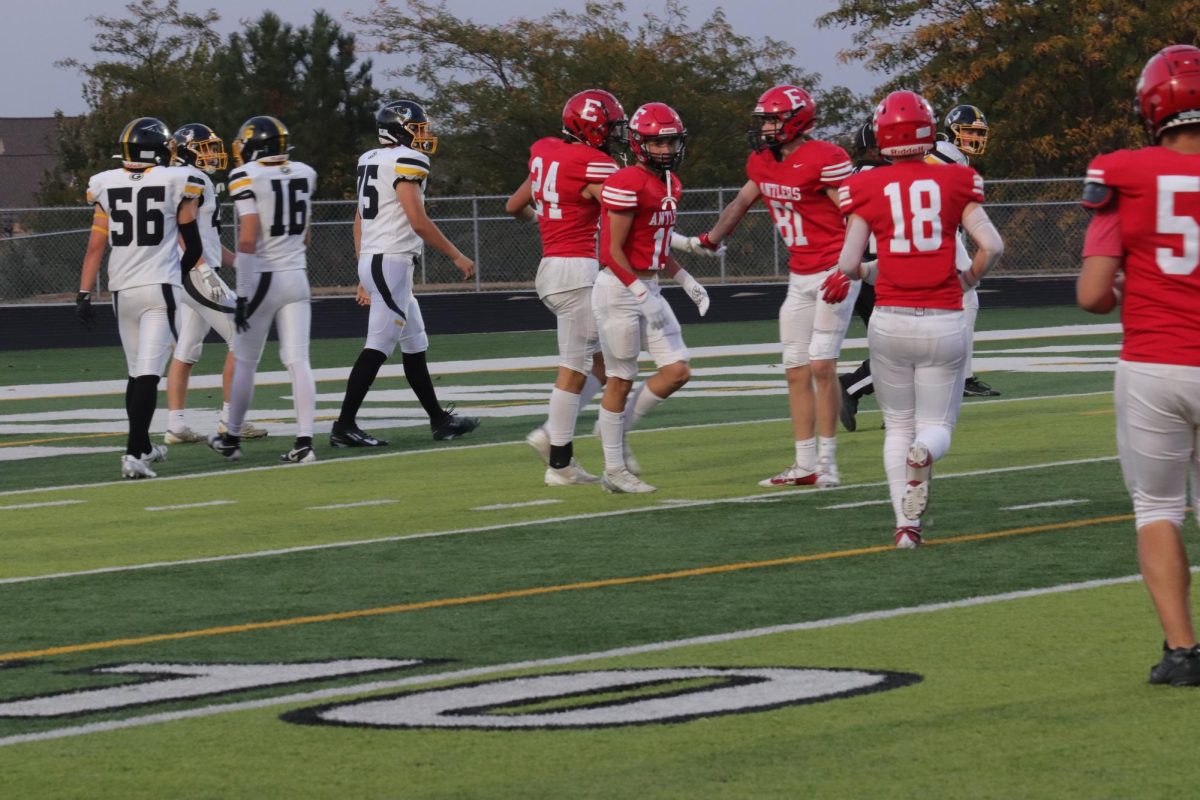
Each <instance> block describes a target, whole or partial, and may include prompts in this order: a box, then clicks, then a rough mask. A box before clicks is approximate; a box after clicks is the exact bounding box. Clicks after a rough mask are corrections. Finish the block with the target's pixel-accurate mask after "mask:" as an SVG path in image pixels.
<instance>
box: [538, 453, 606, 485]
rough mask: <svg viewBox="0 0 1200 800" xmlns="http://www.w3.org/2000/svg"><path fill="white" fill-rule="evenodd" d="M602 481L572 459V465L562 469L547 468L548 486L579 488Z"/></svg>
mask: <svg viewBox="0 0 1200 800" xmlns="http://www.w3.org/2000/svg"><path fill="white" fill-rule="evenodd" d="M599 482H600V479H599V478H597V477H596V476H595V475H593V474H592V473H590V472H588V471H587V470H586V469H584V468H583V467H581V466H579V462H578V461H576V460H575V459H573V458H572V459H571V463H570V464H567V465H566V466H565V467H563V468H562V469H555V468H554V467H546V485H547V486H578V485H580V484H584V483H599Z"/></svg>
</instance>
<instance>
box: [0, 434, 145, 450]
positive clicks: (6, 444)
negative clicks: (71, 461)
mask: <svg viewBox="0 0 1200 800" xmlns="http://www.w3.org/2000/svg"><path fill="white" fill-rule="evenodd" d="M124 435H125V434H123V433H77V434H75V435H73V436H54V437H52V438H49V439H27V440H25V441H21V442H0V447H19V446H21V445H27V444H49V443H50V442H69V441H72V440H73V439H103V438H104V437H106V436H124Z"/></svg>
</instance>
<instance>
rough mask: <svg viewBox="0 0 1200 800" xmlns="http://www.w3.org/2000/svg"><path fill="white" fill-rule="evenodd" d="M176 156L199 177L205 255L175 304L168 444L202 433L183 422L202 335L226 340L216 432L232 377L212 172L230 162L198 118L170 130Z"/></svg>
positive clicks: (226, 261) (256, 432)
mask: <svg viewBox="0 0 1200 800" xmlns="http://www.w3.org/2000/svg"><path fill="white" fill-rule="evenodd" d="M174 139H175V157H174V159H173V160H172V162H171V163H172V166H180V167H184V168H185V169H187V170H189V172H190V173H191V174H192V175H194V176H195V177H198V178H200V180H202V181H203V182H204V192H203V194H201V195H200V208H199V211H198V214H197V219H196V222H197V224H198V225H199V226H200V241H201V242H202V243H203V245H204V255H203V256H202V257H201V258H200V263H198V264H197V265H196V266H195V268H193V269H192V271H191V272H189V273H188V274H187V275H186V276H184V280H183V295H182V301H183V302H182V303H181V305H180V308H179V341H177V342H176V343H175V353H174V355H173V356H172V358H171V366H170V367H169V368H168V370H167V433H166V435H165V436H164V437H163V441H164V442H166V443H167V444H190V443H192V442H203V441H204V440H205V438H204V437H203V436H201V435H200V434H198V433H196V432H195V431H193V430H192V429H191V428H189V427H188V425H187V423H186V422H185V421H184V407H185V406H186V405H187V389H188V380H189V379H190V378H191V375H192V367H193V366H195V364H196V362H197V361H199V360H200V352H201V350H202V349H203V347H204V337H205V335H207V334H208V332H209V330H214V331H216V332H217V334H218V335H219V336H220V337H221V338H222V339H224V340H225V343H226V344H227V345H229V349H228V350H227V352H226V354H225V368H224V370H223V371H222V374H221V391H222V399H223V401H224V402H223V404H222V407H221V419H220V422H219V423H218V425H217V433H225V431H226V429H227V426H226V422H227V420H228V418H229V388H230V384H231V383H232V382H233V316H232V314H233V304H234V300H235V296H234V294H233V291H232V290H231V289H230V288H229V287H228V286H227V285H226V284H225V281H223V280H222V279H221V276H220V275H219V274H217V270H218V269H220V268H221V267H232V266H233V258H234V256H233V252H232V251H231V250H229V248H227V247H223V246H222V245H221V206H220V203H219V202H218V201H217V190H216V188H215V187H214V186H213V182H212V177H211V176H212V175H213V174H215V173H216V172H218V171H221V170H224V169H225V168H226V167H227V166H229V155H228V153H226V152H225V142H223V141H221V138H220V137H219V136H217V135H216V134H215V133H213V130H212V128H210V127H208V126H207V125H204V124H202V123H199V122H189V123H188V124H187V125H184V126H182V127H180V128H179V129H178V130H176V131H175V135H174ZM266 435H267V432H266V431H265V430H263V429H262V428H255V427H253V426H252V425H250V423H248V422H246V423H243V424H242V438H243V439H257V438H259V437H260V436H266Z"/></svg>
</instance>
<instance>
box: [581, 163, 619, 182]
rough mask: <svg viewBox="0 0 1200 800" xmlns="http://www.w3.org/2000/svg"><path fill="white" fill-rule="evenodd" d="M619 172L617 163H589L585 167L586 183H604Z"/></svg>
mask: <svg viewBox="0 0 1200 800" xmlns="http://www.w3.org/2000/svg"><path fill="white" fill-rule="evenodd" d="M616 172H617V164H616V162H615V161H612V160H611V159H610V160H607V161H589V162H587V164H586V165H585V166H584V169H583V178H584V183H604V182H605V181H606V180H608V179H609V178H610V177H612V176H613V175H614V174H616Z"/></svg>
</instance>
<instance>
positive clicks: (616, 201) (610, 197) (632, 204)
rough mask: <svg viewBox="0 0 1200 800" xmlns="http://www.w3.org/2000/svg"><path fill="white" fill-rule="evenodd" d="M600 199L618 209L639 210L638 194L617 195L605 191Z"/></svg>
mask: <svg viewBox="0 0 1200 800" xmlns="http://www.w3.org/2000/svg"><path fill="white" fill-rule="evenodd" d="M600 198H601V199H602V200H603V201H604V202H605V203H607V204H608V205H610V206H617V207H618V208H637V195H636V194H632V193H629V194H626V193H621V194H615V193H613V192H611V191H610V190H608V189H605V190H604V191H602V192H601V193H600Z"/></svg>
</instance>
